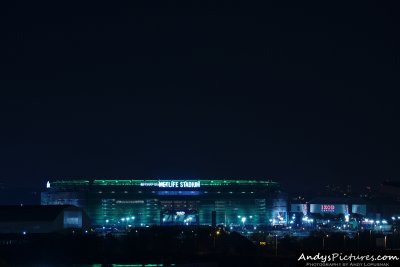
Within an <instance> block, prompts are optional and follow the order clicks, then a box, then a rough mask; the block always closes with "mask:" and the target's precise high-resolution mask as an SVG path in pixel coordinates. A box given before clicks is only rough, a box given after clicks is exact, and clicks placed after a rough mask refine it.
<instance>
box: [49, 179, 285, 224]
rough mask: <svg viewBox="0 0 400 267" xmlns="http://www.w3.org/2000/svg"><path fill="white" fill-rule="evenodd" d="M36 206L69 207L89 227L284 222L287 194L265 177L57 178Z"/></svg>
mask: <svg viewBox="0 0 400 267" xmlns="http://www.w3.org/2000/svg"><path fill="white" fill-rule="evenodd" d="M41 204H42V205H75V206H78V207H81V208H83V209H84V210H85V211H86V212H87V214H88V215H89V217H90V219H91V222H92V225H95V226H101V227H107V226H110V227H111V226H112V227H116V226H119V227H138V226H149V225H171V224H172V225H176V224H177V225H185V224H186V225H217V224H218V225H225V226H231V227H235V226H241V225H251V226H260V225H261V226H262V225H264V226H266V225H286V223H287V196H286V194H285V193H284V192H283V191H282V190H281V187H280V185H279V183H277V182H274V181H271V180H193V179H187V180H166V179H162V180H92V181H90V180H60V181H49V182H47V186H46V188H45V189H44V190H43V191H42V193H41Z"/></svg>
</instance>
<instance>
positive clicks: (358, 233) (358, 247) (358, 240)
mask: <svg viewBox="0 0 400 267" xmlns="http://www.w3.org/2000/svg"><path fill="white" fill-rule="evenodd" d="M357 249H360V232H357Z"/></svg>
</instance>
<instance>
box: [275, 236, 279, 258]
mask: <svg viewBox="0 0 400 267" xmlns="http://www.w3.org/2000/svg"><path fill="white" fill-rule="evenodd" d="M275 256H278V235H275Z"/></svg>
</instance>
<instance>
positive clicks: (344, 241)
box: [343, 235, 346, 248]
mask: <svg viewBox="0 0 400 267" xmlns="http://www.w3.org/2000/svg"><path fill="white" fill-rule="evenodd" d="M343 248H346V235H343Z"/></svg>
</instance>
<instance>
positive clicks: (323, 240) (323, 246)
mask: <svg viewBox="0 0 400 267" xmlns="http://www.w3.org/2000/svg"><path fill="white" fill-rule="evenodd" d="M325 237H326V238H328V237H329V235H324V236H323V237H322V249H325Z"/></svg>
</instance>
